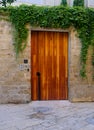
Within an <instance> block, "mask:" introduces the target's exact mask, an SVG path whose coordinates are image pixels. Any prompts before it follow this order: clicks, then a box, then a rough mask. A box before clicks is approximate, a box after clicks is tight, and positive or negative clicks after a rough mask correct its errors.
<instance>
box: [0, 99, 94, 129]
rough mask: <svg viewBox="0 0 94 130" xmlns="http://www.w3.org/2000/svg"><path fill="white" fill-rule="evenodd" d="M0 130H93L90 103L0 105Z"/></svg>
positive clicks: (58, 102) (93, 118)
mask: <svg viewBox="0 0 94 130" xmlns="http://www.w3.org/2000/svg"><path fill="white" fill-rule="evenodd" d="M0 130H94V102H92V103H70V102H69V101H41V102H40V101H36V102H31V103H29V104H18V105H16V104H9V105H0Z"/></svg>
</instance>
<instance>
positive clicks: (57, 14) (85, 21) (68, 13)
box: [0, 5, 94, 77]
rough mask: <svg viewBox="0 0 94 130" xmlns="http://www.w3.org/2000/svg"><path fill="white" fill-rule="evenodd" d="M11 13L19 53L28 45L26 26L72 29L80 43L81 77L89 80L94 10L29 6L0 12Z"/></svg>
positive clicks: (93, 59)
mask: <svg viewBox="0 0 94 130" xmlns="http://www.w3.org/2000/svg"><path fill="white" fill-rule="evenodd" d="M1 12H3V14H4V13H8V14H9V18H10V21H11V22H12V24H13V26H14V27H15V33H14V38H15V40H14V41H15V42H14V46H15V51H16V54H17V55H19V53H20V52H22V51H23V50H24V49H25V47H26V43H27V36H28V29H27V28H26V24H30V25H31V26H32V27H42V28H61V29H66V28H69V27H71V26H73V27H74V28H75V29H76V30H77V33H78V37H79V38H80V40H81V43H82V48H81V56H80V57H81V58H80V59H81V66H82V67H81V70H80V74H81V76H82V77H86V60H87V53H88V48H89V46H90V45H92V47H93V48H94V9H90V8H84V7H64V6H54V7H47V6H45V7H44V6H34V5H32V6H27V5H21V6H19V7H6V8H1V7H0V13H1ZM92 65H93V66H94V51H93V54H92Z"/></svg>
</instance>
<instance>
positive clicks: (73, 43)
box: [0, 20, 94, 103]
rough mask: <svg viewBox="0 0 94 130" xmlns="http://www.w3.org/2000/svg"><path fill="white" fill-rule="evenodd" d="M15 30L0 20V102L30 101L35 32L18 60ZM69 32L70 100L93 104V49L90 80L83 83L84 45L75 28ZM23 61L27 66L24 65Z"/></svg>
mask: <svg viewBox="0 0 94 130" xmlns="http://www.w3.org/2000/svg"><path fill="white" fill-rule="evenodd" d="M12 29H13V27H12V25H11V24H10V23H9V22H7V21H5V20H0V103H26V102H30V101H31V69H32V67H31V65H30V61H31V54H30V53H31V31H32V29H30V31H29V36H28V44H27V48H26V49H25V51H24V52H23V53H22V54H21V55H20V56H19V58H18V59H16V55H15V51H14V46H13V30H12ZM36 30H39V29H36ZM40 30H41V28H40ZM53 30H54V29H53ZM45 31H46V30H45ZM50 31H51V29H50ZM54 31H55V30H54ZM58 31H59V30H58ZM60 31H63V30H60ZM67 31H69V51H68V55H69V65H68V72H69V73H68V75H69V76H68V100H70V101H72V102H76V101H94V81H93V80H92V72H93V68H92V66H91V52H92V49H91V47H90V49H89V52H88V60H87V64H88V67H87V75H88V77H87V79H85V80H83V79H82V78H81V77H80V75H79V72H80V49H81V43H80V40H79V39H78V38H77V33H76V31H75V30H74V29H73V28H70V29H68V30H67ZM24 60H25V61H26V62H28V63H24Z"/></svg>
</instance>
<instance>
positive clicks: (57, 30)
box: [29, 27, 71, 101]
mask: <svg viewBox="0 0 94 130" xmlns="http://www.w3.org/2000/svg"><path fill="white" fill-rule="evenodd" d="M32 31H45V32H47V31H48V32H62V33H63V32H67V33H68V68H67V70H68V81H67V83H68V85H67V95H68V99H67V100H69V63H70V61H69V59H70V44H69V43H70V41H71V39H70V31H71V29H65V30H64V29H44V28H40V27H39V28H31V29H30V36H29V37H30V45H31V44H32V42H31V41H32V39H31V33H32ZM31 57H32V56H31ZM30 62H31V61H30ZM31 71H32V64H31ZM31 76H32V73H31ZM31 101H32V83H31Z"/></svg>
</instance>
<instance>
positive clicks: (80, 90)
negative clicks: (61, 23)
mask: <svg viewBox="0 0 94 130" xmlns="http://www.w3.org/2000/svg"><path fill="white" fill-rule="evenodd" d="M76 36H77V33H76V31H73V30H71V31H70V39H69V85H68V87H69V100H70V101H73V102H75V101H94V81H93V79H92V72H93V71H94V70H93V68H92V65H91V53H92V49H91V47H90V48H89V51H88V60H87V67H86V69H87V78H86V79H82V78H81V77H80V75H79V72H80V67H81V66H80V50H81V43H80V40H79V39H78V38H77V37H76Z"/></svg>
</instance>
